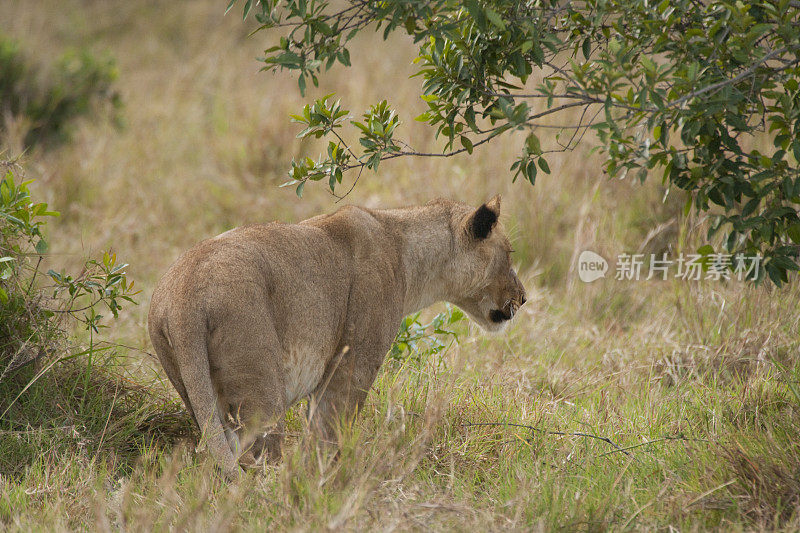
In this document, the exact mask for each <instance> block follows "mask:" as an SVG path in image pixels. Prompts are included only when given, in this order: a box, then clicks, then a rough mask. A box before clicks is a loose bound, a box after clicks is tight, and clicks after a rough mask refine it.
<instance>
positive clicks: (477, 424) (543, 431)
mask: <svg viewBox="0 0 800 533" xmlns="http://www.w3.org/2000/svg"><path fill="white" fill-rule="evenodd" d="M461 426H462V427H481V426H483V427H515V428H524V429H528V430H530V431H533V432H538V433H541V434H543V435H560V436H565V437H587V438H590V439H597V440H601V441H603V442H606V443H608V444H610V445H611V446H613V447H614V448H616V451H617V452H622V453H624V454H625V455H630V453H628V452H627V451H625V450H624V449H622V448H620V447H619V446H617V445H616V444H615V443H614V441H612V440H611V439H609V438H608V437H601V436H599V435H592V434H591V433H581V432H577V431H576V432H567V431H551V430H547V429H541V428H537V427H533V426H528V425H526V424H517V423H514V422H467V423H465V424H461Z"/></svg>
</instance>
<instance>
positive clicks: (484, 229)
mask: <svg viewBox="0 0 800 533" xmlns="http://www.w3.org/2000/svg"><path fill="white" fill-rule="evenodd" d="M496 223H497V213H495V212H494V211H492V210H491V209H489V208H488V207H487V206H486V204H483V205H482V206H480V207H479V208H478V210H477V211H475V215H474V216H473V217H472V227H471V228H470V229H471V230H472V235H473V236H474V237H475V238H476V239H485V238H486V237H488V236H489V233H491V231H492V228H493V227H494V225H495V224H496Z"/></svg>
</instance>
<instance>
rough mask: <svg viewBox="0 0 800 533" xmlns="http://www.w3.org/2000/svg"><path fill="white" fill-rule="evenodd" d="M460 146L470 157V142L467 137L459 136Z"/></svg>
mask: <svg viewBox="0 0 800 533" xmlns="http://www.w3.org/2000/svg"><path fill="white" fill-rule="evenodd" d="M461 145H462V146H463V147H464V148H465V149H466V150H467V153H468V154H470V155H472V141H471V140H469V138H468V137H465V136H463V135H462V136H461Z"/></svg>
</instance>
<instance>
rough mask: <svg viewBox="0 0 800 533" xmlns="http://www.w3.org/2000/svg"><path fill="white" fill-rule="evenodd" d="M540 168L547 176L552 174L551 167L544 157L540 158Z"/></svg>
mask: <svg viewBox="0 0 800 533" xmlns="http://www.w3.org/2000/svg"><path fill="white" fill-rule="evenodd" d="M539 168H541V169H542V172H544V173H545V174H550V165H548V164H547V161H545V159H544V157H540V158H539Z"/></svg>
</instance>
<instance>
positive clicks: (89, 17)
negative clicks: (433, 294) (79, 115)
mask: <svg viewBox="0 0 800 533" xmlns="http://www.w3.org/2000/svg"><path fill="white" fill-rule="evenodd" d="M223 10H224V3H219V2H216V3H215V2H190V3H157V2H146V1H126V2H121V1H112V2H100V1H88V0H86V1H78V0H66V1H61V2H55V1H53V0H45V1H43V2H37V3H35V5H34V4H31V3H23V2H13V1H11V2H9V1H8V0H4V1H0V21H2V27H3V28H4V31H6V32H8V33H9V34H11V35H12V36H14V37H17V38H19V39H21V41H22V43H23V45H24V46H26V47H27V48H28V49H30V50H35V52H36V55H37V56H40V57H41V58H42V60H43V61H46V58H47V57H51V56H53V55H55V54H56V52H58V51H60V50H62V49H63V48H65V47H70V46H79V45H88V46H89V47H90V48H92V49H94V50H98V51H100V50H108V51H110V52H111V54H112V55H113V56H114V57H115V58H116V59H117V62H118V66H119V71H120V78H119V81H118V83H117V88H118V90H119V91H120V92H121V94H122V99H123V101H124V103H125V109H124V111H123V115H124V118H125V125H124V127H123V128H121V129H119V128H116V127H115V126H113V125H112V124H109V123H108V122H107V121H103V120H95V121H89V120H87V121H83V122H81V123H79V124H78V125H77V127H76V130H75V135H74V140H73V142H71V143H70V144H68V145H64V146H62V147H60V148H58V149H55V150H51V151H47V152H44V151H33V152H31V153H29V154H27V155H26V164H27V169H28V174H29V175H30V176H31V177H34V178H37V179H38V182H37V183H36V184H35V185H34V192H38V194H39V195H43V196H45V199H46V200H47V201H48V202H49V203H50V204H51V205H52V206H54V207H55V208H56V209H59V210H60V211H61V212H62V217H61V219H60V220H58V221H57V222H54V223H51V227H50V232H51V241H52V242H53V250H52V251H53V256H52V258H51V261H53V262H54V263H57V264H59V265H62V266H70V265H78V264H80V262H81V258H82V257H83V256H84V255H86V254H89V253H93V252H96V251H98V250H101V249H104V248H106V247H108V246H113V248H114V249H115V251H117V253H118V255H119V256H120V257H122V258H124V259H125V260H126V261H128V262H130V263H131V267H130V272H131V275H132V277H133V278H134V279H136V281H137V284H138V285H141V286H142V287H143V288H144V293H143V295H142V297H141V301H142V304H143V305H141V306H139V307H137V308H132V309H127V310H126V311H127V313H125V314H124V316H123V317H122V318H121V319H120V320H119V321H118V322H117V323H116V325H115V327H114V328H113V329H112V330H110V331H109V332H108V333H107V334H106V337H107V338H108V339H113V340H114V341H115V342H119V343H122V344H125V345H127V346H131V347H133V348H134V349H131V350H129V351H126V350H121V351H120V350H118V352H119V353H118V354H117V355H116V356H114V357H109V358H107V359H106V360H105V361H106V365H105V367H104V368H105V370H104V371H103V372H99V373H98V374H97V375H96V376H95V378H96V379H95V380H94V381H92V385H91V387H90V388H89V389H88V390H84V389H81V388H75V387H71V386H70V385H69V384H70V380H69V376H70V374H69V372H79V373H80V372H84V371H85V368H83V367H81V366H80V363H76V365H78V366H77V367H74V368H73V370H68V371H65V373H64V374H61V375H60V376H61V377H60V378H59V380H60V381H57V382H56V383H55V385H56V386H58V394H52V392H53V391H52V387H53V384H52V383H49V385H50V387H45V386H43V387H42V388H41V389H40V390H38V391H35V392H36V394H35V395H33V396H31V397H30V400H29V401H28V402H27V403H26V404H25V406H23V407H25V408H23V407H20V409H19V411H18V412H17V413H16V414H15V416H16V417H17V418H16V420H17V422H19V426H18V427H15V429H14V431H13V432H10V431H7V432H5V433H3V434H2V435H0V449H2V454H3V457H4V459H3V460H2V461H0V466H1V467H2V468H0V473H2V478H0V484H1V485H2V487H0V523H2V524H3V525H4V526H5V527H8V528H9V529H38V528H43V527H46V528H48V529H75V528H90V527H91V528H93V527H97V528H98V529H101V530H102V529H134V528H136V529H177V530H182V529H193V530H194V529H203V530H212V529H213V530H218V529H222V530H225V529H246V530H263V529H266V528H270V529H281V530H283V529H287V530H317V529H343V528H344V529H370V530H372V529H385V530H392V529H402V530H406V529H419V530H422V529H425V530H427V529H434V530H453V529H467V528H470V527H471V528H474V529H479V530H485V529H490V530H498V529H506V528H513V529H525V530H550V529H567V530H591V531H595V530H605V529H619V530H625V529H667V528H678V529H680V530H700V529H710V528H716V529H723V530H754V529H756V530H758V529H785V530H796V529H798V528H800V486H798V483H797V479H800V447H799V446H800V445H799V444H798V443H800V392H799V391H800V385H798V380H799V379H800V363H798V348H799V347H800V339H798V332H799V331H800V314H798V311H797V309H798V304H799V303H800V290H798V288H797V286H796V284H795V283H793V284H790V285H789V286H788V287H786V288H785V289H783V290H781V291H776V290H773V289H770V288H763V287H761V288H755V287H749V286H743V285H741V284H739V283H728V284H725V283H717V282H700V283H689V282H682V281H667V282H644V281H640V282H617V281H614V280H613V279H607V280H601V281H598V282H595V283H593V284H590V285H587V284H583V283H581V282H579V281H577V276H576V273H575V272H574V271H572V270H571V267H570V265H572V264H574V259H575V257H576V256H577V253H578V252H580V251H581V250H583V249H592V250H594V251H596V252H599V253H600V254H602V255H604V256H605V257H607V258H610V257H614V256H616V254H618V253H620V252H622V251H636V250H638V249H639V248H640V247H642V249H643V250H644V251H646V252H658V251H661V250H666V249H670V250H671V254H672V255H673V256H674V255H677V253H679V252H680V251H682V250H691V249H692V246H693V245H695V244H696V243H697V242H698V235H702V234H703V231H702V229H703V220H700V219H697V218H696V217H689V218H686V217H683V216H682V215H681V214H680V213H681V209H680V207H681V205H682V202H681V199H680V196H679V195H678V194H675V192H674V191H672V192H671V193H670V195H669V197H668V201H667V202H662V198H663V197H664V190H663V188H662V187H661V186H660V185H659V183H658V181H659V180H658V179H654V180H651V182H649V183H648V184H646V185H645V186H640V185H638V184H636V183H632V182H630V181H626V180H615V181H609V180H607V178H605V177H604V176H602V175H601V173H600V172H599V170H598V169H599V167H600V165H599V159H597V157H596V156H591V155H589V153H588V148H589V147H590V146H591V144H590V143H586V145H585V146H584V147H582V148H580V149H579V150H577V151H575V152H572V153H569V154H563V155H561V156H556V157H553V158H552V159H551V160H550V166H551V168H552V170H553V174H552V175H551V176H546V177H545V176H540V178H539V180H538V182H537V184H536V186H535V187H530V186H528V185H525V184H519V183H518V184H512V183H511V182H510V176H509V173H508V170H507V169H508V167H509V166H510V164H511V162H512V160H513V157H514V155H515V153H516V150H517V144H516V143H515V142H512V141H511V140H508V141H506V142H502V141H501V142H499V143H495V144H492V145H490V146H489V147H486V148H483V149H479V150H478V151H476V153H475V155H474V156H473V157H466V156H464V157H456V158H451V159H402V160H396V161H394V162H391V163H388V164H385V165H383V166H382V167H381V171H380V174H379V175H378V176H372V175H367V176H364V177H362V180H361V182H360V183H359V185H358V187H356V189H355V190H354V191H353V193H352V195H351V196H350V197H349V198H348V201H349V202H351V203H357V204H366V205H369V206H396V205H403V204H412V203H419V202H424V201H427V200H429V199H430V198H432V197H435V196H447V197H452V198H456V199H459V200H464V201H469V202H474V203H477V202H479V201H481V200H484V199H486V198H488V197H490V196H491V195H492V194H494V193H497V192H500V193H503V194H504V202H503V208H504V211H505V214H504V219H505V224H506V226H507V228H509V229H510V231H511V233H512V234H513V235H514V239H513V240H514V246H515V249H516V250H517V254H516V255H517V259H518V261H519V264H520V267H521V272H522V277H523V280H524V281H525V283H526V286H527V287H529V289H530V292H531V298H530V303H529V304H527V305H526V306H525V307H524V308H523V311H524V312H523V313H522V314H521V316H519V318H518V319H517V320H516V323H515V325H514V326H513V327H512V328H511V329H510V331H509V332H508V333H507V334H505V335H503V336H501V337H485V336H483V335H481V334H480V332H478V331H475V330H471V331H465V332H464V335H463V337H462V342H461V344H460V345H458V346H456V347H454V348H452V349H451V350H449V351H448V352H447V353H445V355H444V356H443V357H442V358H441V359H439V358H428V359H426V360H423V361H422V362H421V363H419V364H412V363H408V364H406V365H405V366H404V367H401V366H400V365H399V364H395V363H393V364H389V365H387V366H386V367H385V368H384V370H383V371H382V374H381V375H380V377H379V379H378V381H377V383H376V385H375V387H374V390H373V391H372V393H371V394H370V397H369V400H368V405H367V406H366V408H365V409H364V413H363V416H361V417H360V418H359V420H358V422H357V423H356V424H355V426H354V427H352V428H346V429H345V431H344V433H345V445H344V447H343V450H342V456H341V459H340V460H339V461H332V460H330V459H329V458H325V457H320V456H319V455H318V454H317V453H316V451H315V450H313V448H312V447H311V445H310V444H309V443H308V442H306V441H305V440H304V438H303V437H302V435H303V434H304V431H303V424H302V421H301V420H302V417H301V416H300V411H299V410H294V411H292V412H291V413H290V414H289V415H288V418H289V427H290V430H291V432H292V433H293V435H294V436H293V437H292V438H290V439H289V442H288V443H287V445H286V449H285V460H284V462H283V463H282V464H281V465H279V466H275V467H268V468H267V470H266V471H265V472H264V473H261V474H259V475H253V476H250V477H249V478H248V479H247V480H246V481H245V482H243V483H242V484H241V485H240V486H227V485H224V484H222V483H221V482H220V481H219V480H218V479H217V478H216V477H215V475H214V474H213V472H212V469H211V467H210V465H209V464H208V462H207V461H205V460H204V458H203V457H202V456H200V457H197V456H195V455H194V453H193V452H192V442H191V439H183V440H181V439H180V438H179V437H180V436H181V435H182V434H183V433H184V432H185V430H186V427H187V422H188V420H187V419H186V415H185V414H182V412H180V410H178V409H177V406H176V404H175V402H174V400H172V401H169V400H167V399H166V396H165V394H166V391H167V390H168V388H167V387H166V386H165V383H164V380H163V379H162V378H156V380H155V381H154V382H150V381H148V379H149V378H147V376H150V375H151V373H150V372H151V369H153V368H157V365H154V364H153V362H152V360H151V359H150V358H149V357H147V356H146V355H143V354H142V352H141V350H145V351H146V350H148V349H149V342H148V340H147V338H146V333H145V320H146V308H147V305H146V304H147V302H148V301H149V293H150V290H151V289H152V287H153V285H154V283H155V281H156V280H157V278H158V276H159V275H160V274H161V273H162V272H164V270H165V269H166V268H167V266H168V265H169V264H170V263H171V262H172V261H173V260H174V259H175V257H176V256H177V254H178V253H179V252H180V251H182V250H183V249H185V248H186V247H188V246H190V245H191V244H193V243H194V242H196V241H198V240H200V239H202V238H205V237H207V236H211V235H213V234H216V233H218V232H221V231H223V230H225V229H228V228H230V227H233V226H236V225H239V224H242V223H246V222H257V221H266V220H273V219H281V220H287V221H296V220H301V219H303V218H305V217H307V216H310V215H313V214H317V213H320V212H327V211H332V210H333V209H335V208H336V207H337V205H336V204H335V203H334V200H335V199H334V198H333V197H331V196H330V195H329V194H327V193H326V192H325V190H324V189H323V187H322V186H320V187H308V188H307V189H306V192H305V196H304V198H303V199H302V200H301V199H297V198H296V197H295V196H294V193H293V191H292V190H290V189H279V188H277V185H278V184H280V183H281V182H283V181H285V179H284V173H285V169H286V168H287V167H288V164H287V163H288V160H289V159H291V157H293V156H297V155H299V154H304V155H305V154H307V153H309V152H310V154H311V155H316V148H315V147H313V146H311V145H304V144H303V143H300V142H299V141H297V140H295V138H294V135H295V133H296V129H295V128H294V127H293V126H291V125H290V124H289V122H288V114H289V113H291V112H296V110H298V109H299V108H300V107H301V105H302V102H303V100H302V99H301V98H300V97H299V95H298V93H297V90H296V83H295V82H294V80H292V79H291V78H290V77H288V76H284V75H268V74H263V73H258V72H257V71H258V68H259V64H258V63H257V62H256V61H255V60H254V57H255V56H257V55H258V54H259V53H260V51H261V50H260V49H261V48H262V47H264V46H266V44H267V39H266V37H265V36H264V35H259V36H257V37H255V38H250V39H248V38H246V33H247V31H248V28H247V27H246V26H245V25H243V24H242V23H241V20H240V19H239V18H238V17H237V16H235V15H230V16H228V17H224V18H223V17H222V16H221V15H222V11H223ZM54 14H57V15H54ZM353 52H354V53H353V60H354V67H353V69H351V70H349V71H341V70H339V71H335V72H332V73H330V74H328V75H326V76H324V77H323V87H322V88H320V89H319V90H318V91H316V93H315V94H312V95H310V96H318V95H321V94H324V93H327V92H332V91H335V92H336V93H337V95H338V96H339V97H341V98H342V100H343V103H344V104H345V106H346V107H349V108H350V109H352V110H353V112H354V113H360V112H361V111H362V110H363V109H364V108H365V107H366V106H367V105H368V104H369V103H372V102H374V101H376V100H379V99H383V98H387V99H388V100H389V101H390V102H391V103H392V104H393V105H395V106H396V107H397V108H398V109H399V110H400V112H401V114H402V118H403V120H404V125H403V126H402V129H401V133H400V134H401V135H402V136H403V138H404V139H407V140H409V141H411V142H412V143H413V145H414V146H415V147H417V148H420V149H431V148H435V147H436V143H435V141H434V140H433V139H432V138H431V135H430V132H429V131H427V130H426V129H425V128H424V126H422V125H420V124H418V123H415V122H414V121H413V120H412V117H414V116H416V115H417V114H419V113H420V112H421V111H422V110H423V106H422V105H421V102H420V101H419V100H418V98H417V82H416V81H414V80H407V79H406V77H407V74H410V73H411V72H412V68H411V65H410V60H411V58H412V57H413V48H412V47H411V46H410V45H409V43H407V42H405V41H404V40H403V39H392V40H391V41H390V42H389V43H387V44H383V43H381V41H380V39H379V37H377V36H372V37H371V36H366V37H364V38H363V40H362V42H361V43H360V48H358V49H357V50H353ZM8 131H11V132H13V131H15V130H14V129H13V128H10V129H9V130H8ZM541 136H542V138H545V135H541ZM6 137H7V138H6V139H3V142H4V143H5V145H6V146H5V148H8V149H10V150H12V151H13V150H14V149H15V148H17V146H15V143H17V142H18V138H19V135H17V136H16V139H17V140H15V136H14V135H11V134H9V135H7V136H6ZM352 178H353V176H351V177H350V179H352ZM656 229H657V231H656ZM123 355H125V357H124V358H123V357H122V356H123ZM120 375H124V376H125V378H124V379H122V378H120ZM139 383H148V385H147V387H148V390H150V389H154V390H156V393H154V394H147V393H145V392H143V391H142V389H141V385H139ZM87 398H88V400H87ZM121 400H122V401H121ZM0 405H2V404H0ZM26 408H27V409H26ZM31 420H35V423H30V424H29V422H30V421H31ZM498 422H514V423H520V424H524V425H528V426H532V427H535V428H538V429H540V430H544V431H547V432H550V433H545V432H542V431H534V432H532V431H530V430H528V429H526V428H522V427H511V426H509V427H503V426H497V425H494V426H469V425H467V424H475V423H498ZM4 427H5V426H4ZM54 428H55V429H54ZM552 432H561V433H569V434H570V435H559V434H554V433H552ZM572 433H581V434H591V435H596V436H601V437H605V438H607V439H610V440H611V441H612V442H613V443H614V445H616V446H618V447H620V448H623V449H625V452H621V451H619V450H618V449H617V448H616V447H614V446H613V445H610V444H609V443H608V442H605V441H603V440H599V439H595V438H592V437H586V436H578V435H571V434H572ZM53 434H57V435H59V437H58V438H56V437H53V436H52V435H53ZM176 441H180V442H184V444H177V445H176V444H175V442H176ZM81 443H82V444H81ZM15 450H16V451H15ZM12 452H13V453H15V454H17V455H11V453H12ZM13 457H18V459H13V460H12V458H13Z"/></svg>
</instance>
